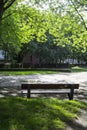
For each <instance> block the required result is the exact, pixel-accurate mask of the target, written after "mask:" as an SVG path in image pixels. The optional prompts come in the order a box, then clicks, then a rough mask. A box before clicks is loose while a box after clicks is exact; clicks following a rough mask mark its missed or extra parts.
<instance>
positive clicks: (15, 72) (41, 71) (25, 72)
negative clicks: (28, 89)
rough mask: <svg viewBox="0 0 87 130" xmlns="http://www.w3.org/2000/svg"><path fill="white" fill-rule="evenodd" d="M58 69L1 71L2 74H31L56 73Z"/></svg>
mask: <svg viewBox="0 0 87 130" xmlns="http://www.w3.org/2000/svg"><path fill="white" fill-rule="evenodd" d="M55 73H58V71H45V70H36V71H35V70H30V71H20V70H19V71H0V75H9V76H10V75H30V74H55Z"/></svg>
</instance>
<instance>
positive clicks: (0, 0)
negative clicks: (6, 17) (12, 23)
mask: <svg viewBox="0 0 87 130" xmlns="http://www.w3.org/2000/svg"><path fill="white" fill-rule="evenodd" d="M3 12H4V2H3V0H0V23H1V20H2V16H3Z"/></svg>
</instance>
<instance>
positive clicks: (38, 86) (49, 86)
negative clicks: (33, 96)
mask: <svg viewBox="0 0 87 130" xmlns="http://www.w3.org/2000/svg"><path fill="white" fill-rule="evenodd" d="M28 87H30V88H31V89H69V88H73V89H78V88H79V84H22V89H28Z"/></svg>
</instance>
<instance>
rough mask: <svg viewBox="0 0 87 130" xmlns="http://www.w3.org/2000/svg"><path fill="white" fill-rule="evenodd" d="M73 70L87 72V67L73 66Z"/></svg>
mask: <svg viewBox="0 0 87 130" xmlns="http://www.w3.org/2000/svg"><path fill="white" fill-rule="evenodd" d="M72 72H87V67H79V66H75V67H72Z"/></svg>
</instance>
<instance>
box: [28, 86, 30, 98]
mask: <svg viewBox="0 0 87 130" xmlns="http://www.w3.org/2000/svg"><path fill="white" fill-rule="evenodd" d="M27 98H30V88H28V90H27Z"/></svg>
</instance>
